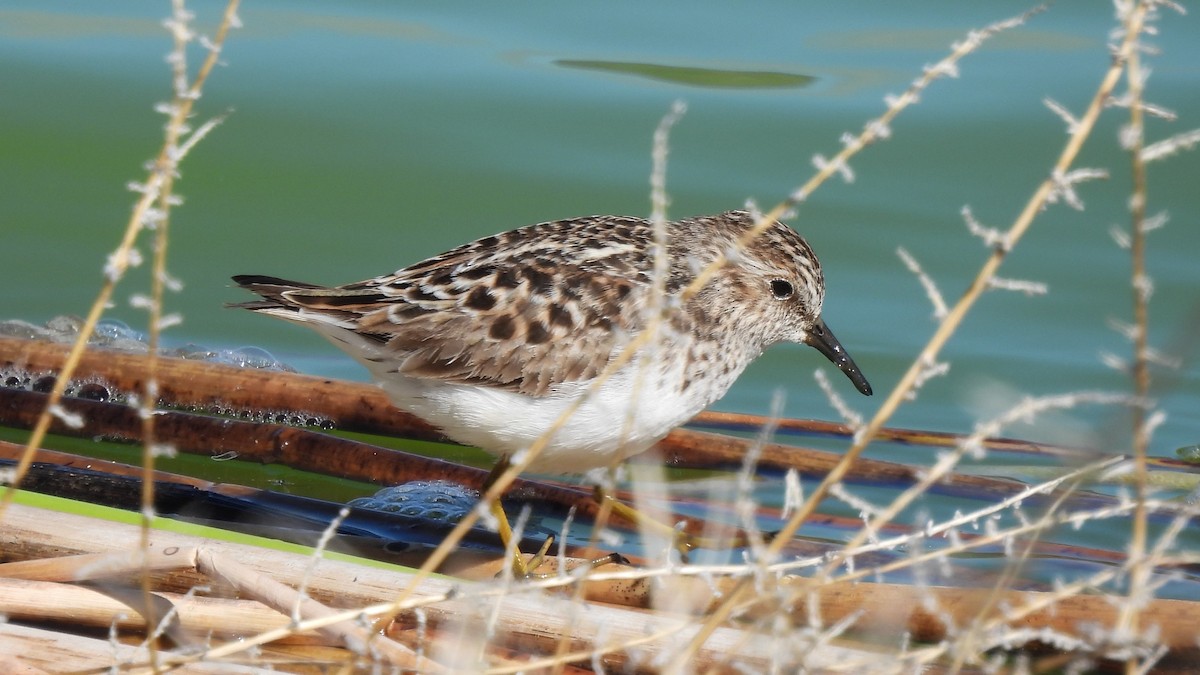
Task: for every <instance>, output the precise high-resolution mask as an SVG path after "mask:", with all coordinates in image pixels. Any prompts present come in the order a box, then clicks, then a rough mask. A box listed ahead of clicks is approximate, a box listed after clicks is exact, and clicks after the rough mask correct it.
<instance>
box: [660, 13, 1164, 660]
mask: <svg viewBox="0 0 1200 675" xmlns="http://www.w3.org/2000/svg"><path fill="white" fill-rule="evenodd" d="M1145 11H1146V8H1145V6H1144V5H1142V4H1139V5H1138V7H1137V9H1136V10H1135V11H1134V17H1133V18H1132V19H1131V21H1130V23H1129V25H1128V27H1127V30H1128V31H1129V35H1127V36H1126V38H1125V41H1124V42H1123V43H1122V45H1121V47H1120V49H1119V51H1118V54H1117V58H1116V59H1115V60H1114V61H1115V62H1114V63H1113V64H1112V66H1111V67H1110V68H1109V70H1108V72H1107V73H1106V74H1105V76H1104V78H1103V79H1102V82H1101V85H1100V87H1099V88H1098V90H1097V92H1096V94H1095V96H1094V97H1093V98H1092V102H1091V104H1090V105H1089V106H1088V109H1087V112H1086V113H1085V114H1084V115H1083V117H1082V118H1081V119H1080V121H1079V124H1078V125H1077V128H1076V130H1075V133H1073V134H1072V135H1071V137H1070V138H1069V139H1068V141H1067V145H1066V147H1065V148H1064V149H1063V151H1062V153H1061V154H1060V155H1059V158H1058V160H1057V161H1056V162H1055V164H1054V168H1053V170H1052V171H1051V175H1050V176H1049V177H1047V178H1046V179H1045V180H1043V181H1042V183H1041V184H1040V185H1039V186H1038V189H1037V190H1036V191H1035V192H1034V195H1033V196H1032V197H1031V198H1030V200H1029V201H1028V202H1027V203H1026V205H1025V208H1024V209H1023V210H1022V211H1021V213H1020V215H1019V216H1018V217H1017V219H1016V220H1015V221H1014V222H1013V224H1012V226H1011V227H1010V228H1009V230H1008V232H1007V233H1006V235H1005V244H1004V245H1003V246H997V247H996V248H995V249H994V250H993V251H992V254H991V256H989V257H988V259H987V260H986V261H985V262H984V264H983V267H982V268H981V269H980V271H979V273H978V274H977V275H976V277H975V279H974V280H973V281H972V282H971V284H970V286H969V287H968V288H967V290H966V292H965V293H964V294H963V296H962V297H961V298H960V299H959V300H958V302H957V303H955V305H954V307H953V308H952V309H951V310H950V312H949V313H948V314H947V315H946V316H945V317H944V318H943V320H942V322H941V323H940V324H939V325H938V328H937V330H936V331H935V332H934V334H933V336H932V337H931V338H930V340H929V342H928V343H927V344H926V345H925V347H924V349H922V350H921V353H920V354H919V355H918V356H917V358H916V359H914V360H913V363H912V365H911V366H910V367H909V369H908V370H907V371H906V372H905V373H904V375H903V376H902V377H901V378H900V381H899V382H898V383H897V384H896V386H895V388H894V389H893V390H892V392H891V393H890V394H889V395H888V397H887V399H886V400H885V401H884V402H883V404H882V405H881V406H880V408H879V410H878V411H877V412H876V414H875V415H874V417H872V419H871V421H870V422H868V423H867V425H866V426H865V427H864V428H863V429H862V430H861V432H860V433H859V434H858V435H857V437H856V440H855V442H854V443H853V444H852V445H851V447H850V448H849V449H848V450H847V451H846V453H845V455H844V457H843V460H842V462H841V463H840V464H839V465H838V466H837V467H835V468H834V469H833V470H832V471H831V472H830V473H829V474H827V475H826V476H825V478H824V479H823V480H822V481H821V483H820V485H818V486H817V488H815V489H814V490H813V491H812V492H811V493H810V494H809V496H808V499H807V500H806V501H805V503H804V504H803V505H802V506H801V507H800V508H799V509H797V511H796V513H795V514H794V515H793V516H792V518H791V519H790V520H789V521H788V522H787V524H786V525H785V526H784V527H783V529H782V530H780V533H779V535H778V537H777V538H776V539H775V540H773V541H772V542H771V544H770V545H769V546H768V548H767V552H766V553H767V556H768V557H774V556H776V555H778V553H779V551H780V550H781V549H782V546H783V542H784V541H786V540H787V539H790V538H791V537H793V536H795V534H796V532H797V531H798V530H799V528H800V526H801V525H803V524H804V523H805V522H806V521H807V520H808V518H809V517H810V516H811V515H812V513H814V512H815V511H816V508H817V505H818V504H819V503H820V502H821V500H822V499H824V497H825V496H826V494H828V492H829V489H830V488H831V487H832V486H833V485H834V484H836V483H838V482H840V481H841V480H842V478H843V477H844V476H845V474H846V472H847V470H848V469H849V466H850V464H852V463H853V462H855V461H856V460H857V459H858V457H859V455H861V454H862V452H863V450H865V449H866V447H867V445H868V444H869V443H870V442H871V441H872V440H874V438H875V435H876V434H877V433H878V432H879V430H880V429H881V428H882V427H883V425H884V423H885V422H886V421H887V420H888V419H889V418H890V417H891V416H892V415H893V414H894V413H895V411H896V409H897V408H899V406H900V404H901V403H902V402H903V401H904V400H905V399H906V398H907V396H908V394H909V392H911V391H912V389H913V387H914V385H915V383H916V382H917V379H918V376H919V375H920V373H921V372H922V371H923V370H924V368H925V364H927V363H935V362H936V359H937V355H938V354H939V353H940V351H941V349H942V347H943V346H945V344H946V342H947V341H948V340H949V339H950V336H951V335H953V333H954V331H955V330H956V329H957V328H958V326H959V325H960V324H961V323H962V320H963V318H964V317H965V316H966V314H967V312H968V311H969V310H970V309H971V307H973V306H974V304H975V301H976V300H978V298H979V297H980V296H981V295H982V294H983V292H984V291H985V290H987V289H988V288H989V282H990V280H991V279H992V278H994V276H995V274H996V271H997V270H998V269H999V267H1000V265H1001V263H1003V262H1004V260H1005V258H1006V257H1007V255H1008V252H1009V251H1010V250H1011V249H1012V247H1013V246H1015V245H1016V243H1017V242H1018V241H1019V240H1020V239H1021V237H1022V236H1023V235H1024V234H1025V232H1026V231H1027V230H1028V229H1029V226H1030V225H1032V223H1033V220H1034V218H1035V217H1036V216H1037V214H1038V213H1039V212H1041V210H1042V208H1043V207H1044V206H1045V204H1046V201H1047V199H1048V198H1049V197H1050V195H1051V194H1053V193H1054V191H1055V190H1056V188H1057V180H1061V177H1063V176H1065V175H1066V171H1067V169H1068V168H1069V167H1070V166H1071V164H1072V163H1073V162H1074V160H1075V157H1076V156H1077V155H1078V153H1079V150H1080V149H1081V148H1082V147H1083V143H1084V141H1085V140H1086V139H1087V137H1088V136H1089V135H1090V132H1091V130H1092V128H1093V126H1094V125H1095V122H1096V119H1097V118H1098V117H1099V116H1100V112H1101V110H1102V108H1103V106H1104V102H1105V101H1106V100H1107V99H1108V97H1109V95H1110V94H1111V93H1112V90H1113V88H1114V87H1115V86H1116V83H1117V81H1118V79H1119V78H1120V76H1121V73H1122V72H1123V70H1124V66H1125V63H1126V59H1127V58H1128V56H1129V53H1130V51H1132V49H1133V46H1134V44H1136V36H1137V35H1138V34H1139V33H1140V31H1141V25H1142V21H1143V20H1144V17H1145ZM957 53H958V50H956V55H957ZM964 54H965V52H964ZM876 521H878V519H876ZM879 524H880V523H879V522H873V523H871V524H868V526H867V527H864V528H863V529H862V530H861V532H860V535H859V536H858V537H855V540H854V541H853V542H851V543H849V544H847V545H846V548H847V549H850V548H854V547H856V546H857V545H858V544H859V543H861V540H863V539H865V537H866V536H867V534H868V533H869V532H871V531H873V528H874V527H877V526H878V525H879ZM842 561H843V560H842V557H841V556H838V555H835V556H834V559H833V560H831V561H830V562H829V565H828V566H827V567H826V570H829V569H832V568H834V567H836V566H837V565H840V564H841V563H842ZM821 576H822V578H823V577H824V574H823V575H821ZM814 583H819V581H814ZM749 587H750V581H749V580H747V581H744V582H743V583H742V584H740V585H739V586H738V588H737V589H736V590H735V591H734V592H732V593H730V594H729V595H728V597H727V598H726V599H725V602H724V603H723V604H722V606H721V607H719V608H718V609H717V611H715V612H714V613H713V615H712V616H711V617H710V618H709V620H708V622H707V623H706V629H712V628H715V627H716V626H718V625H720V623H721V622H723V621H725V620H726V619H727V618H728V617H729V616H730V614H731V613H732V612H733V610H734V609H735V608H736V607H737V605H738V603H739V602H741V600H742V598H743V597H744V594H745V593H746V591H747V589H748V588H749ZM704 633H705V631H701V633H700V634H698V635H697V636H696V638H695V639H694V640H693V641H692V643H691V648H690V649H689V651H688V653H685V654H683V655H682V656H681V658H680V659H678V660H677V661H676V662H675V664H673V666H672V668H673V670H676V671H677V670H678V669H679V668H682V666H683V664H684V663H685V662H686V659H687V657H688V655H689V654H690V653H691V649H695V648H698V647H699V646H700V645H701V644H703V641H704V639H705V635H704Z"/></svg>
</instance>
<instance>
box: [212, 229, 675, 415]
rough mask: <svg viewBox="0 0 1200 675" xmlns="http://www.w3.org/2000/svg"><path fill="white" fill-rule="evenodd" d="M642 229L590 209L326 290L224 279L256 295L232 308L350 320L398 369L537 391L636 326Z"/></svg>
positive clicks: (642, 292) (584, 374) (592, 365)
mask: <svg viewBox="0 0 1200 675" xmlns="http://www.w3.org/2000/svg"><path fill="white" fill-rule="evenodd" d="M650 239H651V234H650V227H649V225H648V223H647V222H646V221H644V220H642V219H639V218H624V217H613V216H595V217H590V218H577V219H572V220H565V221H554V222H549V223H540V224H537V225H531V226H529V227H525V228H521V229H519V230H513V231H511V232H505V233H503V234H498V235H495V236H491V237H485V238H483V239H480V240H477V241H474V242H471V243H469V244H464V245H463V246H460V247H458V248H455V249H453V250H451V251H448V252H446V253H444V254H442V255H439V256H435V257H433V258H430V259H428V260H425V261H422V262H420V263H417V264H415V265H412V266H411V267H407V268H405V269H402V270H400V271H398V272H396V273H395V274H391V275H386V276H381V277H376V278H374V279H369V280H367V281H362V282H359V283H354V284H348V285H346V286H339V287H336V288H322V287H316V286H311V285H308V284H297V283H292V282H285V281H281V280H278V279H273V278H270V277H236V278H235V280H236V281H237V282H238V283H239V284H240V285H242V286H243V287H245V288H248V289H249V290H251V291H254V292H256V293H258V294H259V295H261V296H263V297H264V298H265V300H262V301H257V302H251V303H243V304H242V305H241V306H242V307H246V308H248V309H255V310H260V311H261V310H268V309H269V310H272V312H273V313H276V314H279V313H280V311H279V310H293V311H295V312H296V314H295V315H294V316H290V317H289V318H292V319H293V320H296V321H302V322H303V321H320V322H323V323H326V324H334V325H337V326H339V327H342V328H346V329H348V330H352V331H354V332H356V333H358V334H360V335H361V336H362V337H363V338H364V339H368V340H372V341H377V342H378V343H379V347H380V349H381V352H382V355H383V356H384V357H393V356H394V358H395V369H396V370H397V371H399V372H400V373H402V374H405V375H408V376H411V377H418V378H431V379H438V380H443V381H450V382H461V383H470V384H484V385H490V386H495V387H500V388H504V389H509V390H514V391H518V392H521V393H523V394H527V395H531V396H543V395H546V394H547V392H548V391H549V390H550V388H551V387H552V386H554V385H556V384H560V383H565V382H573V381H580V380H587V379H590V378H592V377H594V376H595V375H597V374H598V373H600V372H601V371H602V370H603V369H604V367H605V365H606V364H607V363H608V361H609V358H610V355H611V354H612V351H613V349H614V348H615V347H617V346H618V345H619V344H620V342H621V341H623V340H627V339H628V338H629V337H630V335H631V333H633V332H635V331H637V330H638V329H639V328H640V327H641V326H640V315H641V310H642V308H643V304H644V302H645V299H646V295H647V289H648V287H649V284H650V263H651V262H652V259H651V258H649V257H647V256H644V255H636V254H634V252H635V251H644V250H646V249H647V246H648V244H649V241H650ZM676 271H677V272H678V270H676ZM671 285H672V286H675V285H676V284H675V283H672V284H671ZM314 314H315V315H319V318H317V316H314ZM306 316H307V317H308V318H306Z"/></svg>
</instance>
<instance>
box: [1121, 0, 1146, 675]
mask: <svg viewBox="0 0 1200 675" xmlns="http://www.w3.org/2000/svg"><path fill="white" fill-rule="evenodd" d="M1139 7H1141V5H1139ZM1129 21H1130V22H1132V17H1130V19H1129ZM1126 30H1127V31H1129V33H1130V34H1132V35H1135V36H1136V35H1137V33H1136V32H1134V29H1133V27H1132V26H1128V27H1127V28H1126ZM1128 37H1129V36H1128V35H1127V36H1126V39H1128ZM1125 73H1126V74H1125V81H1126V83H1127V84H1128V87H1129V136H1128V138H1129V140H1130V143H1129V148H1128V149H1129V153H1130V164H1131V167H1130V168H1131V177H1132V181H1133V194H1132V197H1131V198H1130V203H1129V209H1130V216H1131V217H1130V221H1131V227H1130V229H1131V232H1130V257H1131V258H1132V266H1131V267H1132V271H1131V276H1132V279H1131V281H1132V284H1131V285H1132V287H1133V322H1134V327H1135V329H1134V331H1133V387H1134V392H1135V393H1136V394H1137V396H1138V397H1139V398H1140V399H1142V400H1143V401H1146V400H1148V397H1149V394H1150V368H1149V358H1148V354H1149V351H1148V350H1149V348H1148V334H1149V330H1150V324H1149V318H1148V313H1149V308H1148V305H1149V295H1150V293H1149V285H1148V282H1147V279H1148V277H1147V276H1146V227H1145V225H1146V162H1145V160H1144V159H1143V158H1142V149H1143V147H1144V145H1145V125H1144V114H1143V108H1142V103H1143V94H1144V85H1145V74H1144V73H1143V72H1142V69H1141V60H1140V56H1139V53H1138V50H1137V49H1132V50H1130V52H1129V57H1128V63H1127V65H1126V70H1125ZM1146 415H1147V410H1146V408H1145V407H1144V406H1134V407H1133V462H1134V474H1133V475H1134V491H1135V493H1134V512H1133V519H1132V521H1133V528H1132V531H1131V534H1130V539H1129V560H1130V569H1129V599H1128V601H1127V602H1125V603H1123V604H1122V605H1121V615H1120V619H1119V621H1118V623H1117V626H1116V627H1115V628H1116V633H1117V635H1123V636H1125V637H1127V638H1128V639H1129V640H1130V641H1131V642H1132V641H1133V640H1135V639H1136V636H1137V632H1138V617H1139V614H1140V612H1139V608H1140V607H1141V606H1142V605H1143V598H1142V597H1141V596H1142V595H1143V594H1144V593H1145V592H1146V589H1147V586H1148V583H1149V581H1150V572H1151V569H1152V568H1151V567H1150V565H1149V564H1148V561H1147V560H1146V559H1145V552H1146V539H1147V532H1146V530H1147V527H1146V526H1147V515H1148V514H1147V511H1146V475H1147V470H1146V452H1147V446H1148V445H1149V441H1150V438H1149V435H1150V434H1149V429H1148V426H1147V424H1146ZM1125 672H1126V673H1127V675H1134V673H1137V672H1140V665H1139V658H1138V655H1137V654H1136V652H1131V654H1130V656H1129V658H1128V659H1127V660H1126V661H1125Z"/></svg>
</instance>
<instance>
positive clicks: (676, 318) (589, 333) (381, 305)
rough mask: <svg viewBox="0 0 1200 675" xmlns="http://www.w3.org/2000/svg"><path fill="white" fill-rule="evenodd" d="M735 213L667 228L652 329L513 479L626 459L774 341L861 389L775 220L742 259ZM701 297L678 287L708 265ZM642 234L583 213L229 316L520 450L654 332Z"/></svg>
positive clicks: (625, 223)
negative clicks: (259, 323) (809, 355)
mask: <svg viewBox="0 0 1200 675" xmlns="http://www.w3.org/2000/svg"><path fill="white" fill-rule="evenodd" d="M753 225H754V218H753V217H752V216H751V215H750V214H749V213H747V212H745V211H729V212H726V213H721V214H717V215H713V216H702V217H695V218H685V219H682V220H677V221H674V222H671V223H668V225H667V237H668V240H667V241H668V244H667V257H666V263H667V264H666V278H665V280H664V281H665V283H663V284H662V286H661V287H662V289H663V291H664V294H663V296H662V302H661V304H659V305H658V306H659V307H662V308H665V314H660V316H665V317H666V320H665V321H662V322H661V324H660V325H659V328H658V331H657V333H656V334H655V339H652V340H649V341H647V342H646V343H645V345H644V346H643V347H641V349H640V350H639V352H638V353H637V354H635V355H634V356H633V358H631V359H629V360H628V361H627V362H626V363H625V365H623V366H621V367H620V368H618V369H617V370H616V371H615V372H613V373H611V375H610V376H609V377H608V379H607V380H605V381H604V382H603V383H602V384H601V385H600V386H599V387H598V388H597V389H596V391H594V392H592V393H591V394H590V395H588V396H586V398H585V399H584V400H583V402H582V404H580V405H579V407H578V409H577V410H576V411H575V412H574V414H572V415H571V416H570V417H569V418H567V419H566V420H565V422H563V424H562V425H561V426H559V427H558V428H557V429H555V430H554V431H553V433H552V436H551V437H550V438H549V441H548V442H547V443H546V444H545V445H544V447H543V448H542V450H541V452H540V454H539V455H538V456H537V457H535V458H534V459H533V461H532V462H531V463H530V464H529V466H528V469H529V470H530V471H533V472H537V473H580V472H583V471H587V470H589V469H592V468H597V467H604V466H609V465H611V464H613V463H615V462H617V461H619V460H621V459H624V458H626V457H629V456H631V455H634V454H637V453H639V452H641V451H643V450H645V449H647V448H649V447H650V446H651V445H653V444H654V443H655V442H656V441H658V440H659V439H661V438H662V437H664V436H665V435H666V434H667V433H668V432H669V431H671V429H673V428H675V427H677V426H679V425H680V424H683V423H684V422H687V421H688V420H689V419H690V418H691V417H693V416H694V415H695V414H696V413H698V412H700V411H701V410H702V409H704V408H705V407H706V406H708V405H709V404H710V403H712V402H713V401H715V400H717V399H718V398H720V397H721V396H722V395H724V394H725V392H726V391H727V390H728V389H729V387H730V385H732V384H733V382H734V380H736V379H737V377H738V375H740V374H741V372H742V371H743V370H744V369H745V368H746V366H747V365H749V364H750V362H751V361H753V360H754V359H755V358H756V357H758V356H759V355H760V354H761V353H762V352H763V350H764V349H766V348H767V347H769V346H771V345H773V344H775V343H777V342H798V343H803V344H807V345H810V346H812V347H815V348H816V349H817V351H819V352H821V353H822V354H824V355H825V356H826V357H827V358H828V359H829V360H831V361H832V362H833V363H834V364H836V365H837V367H838V368H840V369H841V370H842V372H843V373H845V374H846V376H847V377H849V378H850V381H851V382H853V383H854V386H855V387H856V388H857V389H858V390H859V391H860V392H862V393H863V394H866V395H870V393H871V386H870V385H869V384H868V383H867V380H866V378H865V377H864V376H863V374H862V373H861V372H860V371H859V369H858V367H857V366H856V365H855V363H854V360H853V359H851V358H850V355H849V354H848V353H846V351H845V350H844V349H843V348H842V345H841V344H840V343H839V342H838V340H837V338H835V337H834V335H833V333H832V332H830V330H829V328H828V327H827V326H826V325H825V322H824V321H823V320H822V319H821V305H822V302H823V301H824V296H825V281H824V277H823V276H822V274H821V266H820V263H818V262H817V258H816V256H815V255H814V254H813V251H812V249H811V248H809V246H808V244H807V243H806V242H805V241H804V239H803V238H801V237H800V236H799V235H798V234H796V233H795V232H794V231H793V230H792V229H791V228H789V227H787V226H786V225H784V224H782V223H779V222H776V223H773V224H772V225H771V226H770V227H769V228H767V229H766V230H765V231H763V232H762V233H761V234H760V235H759V236H757V237H755V238H753V239H752V240H751V241H750V242H749V243H747V244H746V245H745V247H744V248H742V249H741V250H739V248H738V245H737V242H738V240H739V238H740V237H742V235H743V234H745V233H746V231H747V230H749V229H750V228H751V227H752V226H753ZM722 255H725V256H727V257H728V259H729V262H728V264H726V265H725V266H724V267H722V268H721V269H720V271H719V272H718V273H717V274H716V275H715V276H714V277H712V278H711V279H710V280H709V281H708V282H707V283H706V284H705V285H704V286H703V287H702V288H701V289H700V290H699V291H698V292H695V293H694V294H691V295H690V296H688V297H683V296H682V291H683V290H684V289H685V287H687V286H688V284H689V283H690V282H691V281H692V280H693V279H694V278H695V276H696V274H697V272H698V271H699V270H701V269H703V268H704V267H705V266H706V265H708V264H709V263H710V262H712V261H713V260H715V259H717V258H718V257H719V256H722ZM655 257H656V256H655V244H654V234H653V227H652V226H651V223H650V222H649V221H647V220H645V219H642V218H633V217H625V216H589V217H583V218H572V219H568V220H558V221H553V222H547V223H539V224H536V225H530V226H528V227H523V228H520V229H517V230H512V231H510V232H504V233H502V234H497V235H493V236H490V237H484V238H482V239H479V240H476V241H474V242H471V243H469V244H464V245H462V246H459V247H457V248H455V249H452V250H450V251H447V252H446V253H443V254H441V255H437V256H434V257H432V258H429V259H427V260H424V261H421V262H419V263H416V264H414V265H411V266H409V267H406V268H404V269H401V270H399V271H397V272H395V273H392V274H386V275H383V276H379V277H375V278H373V279H368V280H366V281H361V282H358V283H352V284H347V285H345V286H336V287H332V288H329V287H324V286H317V285H313V284H307V283H300V282H293V281H285V280H282V279H277V278H275V277H268V276H257V275H245V276H236V277H234V278H233V279H234V281H236V282H237V283H238V285H240V286H241V287H243V288H246V289H248V290H250V291H253V292H254V293H257V294H258V295H260V296H262V298H263V299H262V300H256V301H252V302H245V303H239V304H236V305H233V306H235V307H243V308H245V309H249V310H253V311H255V312H259V313H262V314H269V315H271V316H275V317H278V318H281V319H286V320H288V321H292V322H295V323H300V324H304V325H306V326H308V327H310V328H313V329H315V330H316V331H318V332H319V333H321V334H322V335H324V336H325V337H326V338H328V339H329V340H330V341H332V342H333V343H334V344H335V345H337V346H338V347H340V348H341V349H343V350H345V351H346V352H347V353H348V354H350V355H351V356H353V357H354V358H355V359H357V360H358V361H359V362H360V363H362V364H363V365H364V366H366V367H367V369H368V370H369V371H370V372H371V375H372V377H373V378H374V379H375V381H376V382H377V383H378V384H379V385H380V386H381V387H383V389H384V390H385V391H386V392H387V393H388V395H389V396H390V397H391V399H392V401H393V402H394V403H395V404H396V405H397V406H398V407H400V408H403V409H405V410H407V411H409V412H412V413H413V414H415V415H417V416H418V417H421V418H422V419H424V420H426V421H428V422H430V423H431V424H433V425H434V426H436V427H438V428H439V429H441V430H442V432H443V433H445V434H446V436H448V437H450V438H452V439H454V440H455V441H458V442H460V443H464V444H467V445H472V446H477V447H479V448H482V449H484V450H486V451H488V452H490V453H492V454H495V455H497V456H500V457H502V458H503V457H507V456H510V455H513V454H516V453H520V452H523V451H525V450H527V449H528V448H529V447H530V446H531V445H533V444H534V442H535V441H537V440H538V439H540V438H541V437H542V436H544V435H545V434H547V433H549V432H550V431H551V428H552V427H553V426H554V425H555V423H556V421H557V420H558V419H559V417H560V416H561V415H563V413H564V411H566V410H567V408H568V407H570V406H572V405H575V404H576V402H577V401H578V399H580V397H583V396H584V395H585V393H586V392H588V390H589V387H590V385H591V384H592V383H593V382H594V381H595V379H596V378H597V376H598V375H600V374H601V372H602V371H604V370H605V368H606V366H607V365H608V364H609V363H610V362H611V361H613V360H614V359H616V358H618V355H620V354H621V353H622V351H623V350H624V349H625V348H626V345H628V344H629V343H630V342H631V341H633V340H634V339H635V337H636V336H638V335H639V333H640V332H641V331H643V330H644V329H645V328H647V326H648V325H651V323H652V322H651V319H650V317H649V314H650V311H648V310H649V309H651V308H652V307H653V306H654V305H653V303H652V296H653V294H654V288H655V279H654V274H655V273H654V265H655Z"/></svg>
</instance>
